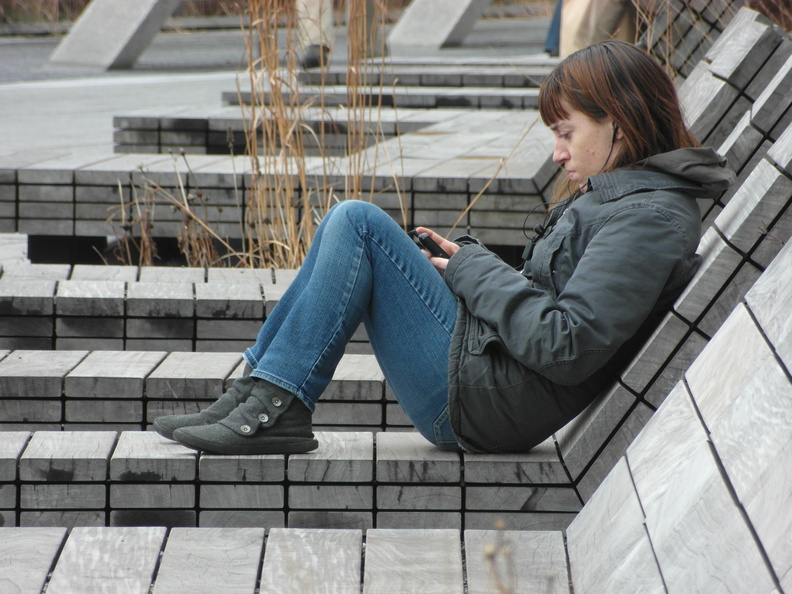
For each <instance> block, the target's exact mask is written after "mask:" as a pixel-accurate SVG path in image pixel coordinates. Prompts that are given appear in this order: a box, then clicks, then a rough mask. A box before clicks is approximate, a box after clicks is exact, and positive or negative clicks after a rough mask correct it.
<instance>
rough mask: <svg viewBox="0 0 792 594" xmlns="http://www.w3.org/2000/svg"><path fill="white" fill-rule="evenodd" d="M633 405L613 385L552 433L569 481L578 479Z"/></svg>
mask: <svg viewBox="0 0 792 594" xmlns="http://www.w3.org/2000/svg"><path fill="white" fill-rule="evenodd" d="M634 404H635V396H633V395H632V394H630V392H628V391H627V390H626V389H625V388H624V387H623V386H621V385H619V384H616V385H615V386H614V387H613V388H611V389H609V390H608V391H607V392H605V393H603V394H602V395H600V396H599V397H598V398H597V400H595V401H594V402H593V403H592V404H591V405H589V407H588V408H586V410H584V411H583V412H582V413H581V414H580V415H578V416H577V417H576V418H575V419H573V420H572V421H571V422H570V423H569V424H567V425H566V426H564V427H562V428H561V429H560V430H559V431H557V432H556V438H557V439H558V444H559V446H560V447H561V457H562V458H563V460H564V465H565V466H566V468H567V470H568V471H569V472H570V473H571V474H572V478H573V480H574V479H576V478H579V477H580V475H581V473H582V472H583V470H584V469H585V468H586V467H588V465H589V464H590V463H591V460H592V457H593V456H594V455H596V453H597V452H598V451H599V450H600V448H602V446H603V445H604V444H605V443H607V441H608V439H609V438H610V436H611V433H612V432H613V428H614V427H617V426H618V425H619V424H620V423H621V422H622V421H623V420H624V418H625V417H626V416H627V414H628V412H629V411H630V408H631V407H632V405H634Z"/></svg>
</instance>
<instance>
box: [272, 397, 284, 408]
mask: <svg viewBox="0 0 792 594" xmlns="http://www.w3.org/2000/svg"><path fill="white" fill-rule="evenodd" d="M281 404H283V401H282V400H281V399H280V398H278V397H277V396H275V397H274V398H273V399H272V405H273V406H280V405H281Z"/></svg>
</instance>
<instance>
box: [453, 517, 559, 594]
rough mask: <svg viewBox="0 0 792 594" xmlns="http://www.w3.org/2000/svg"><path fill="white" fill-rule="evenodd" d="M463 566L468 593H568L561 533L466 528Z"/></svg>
mask: <svg viewBox="0 0 792 594" xmlns="http://www.w3.org/2000/svg"><path fill="white" fill-rule="evenodd" d="M465 566H466V569H467V579H468V591H469V592H470V593H471V594H485V593H487V594H489V593H492V594H498V593H500V592H515V593H516V592H537V593H538V592H541V593H542V594H562V593H568V592H569V572H568V571H567V560H566V550H565V548H564V535H563V533H561V532H540V531H531V532H526V531H516V530H466V531H465ZM499 586H500V587H499Z"/></svg>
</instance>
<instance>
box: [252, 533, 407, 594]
mask: <svg viewBox="0 0 792 594" xmlns="http://www.w3.org/2000/svg"><path fill="white" fill-rule="evenodd" d="M361 546H362V532H361V531H360V530H299V529H284V528H273V529H272V530H270V534H269V537H268V539H267V547H266V550H265V553H264V564H263V567H262V572H261V593H262V594H267V593H269V594H275V593H277V594H290V593H294V594H311V593H313V592H332V593H333V594H345V593H350V594H352V593H354V594H357V593H358V592H360V564H361ZM417 591H418V590H416V592H417Z"/></svg>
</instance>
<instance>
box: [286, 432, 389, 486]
mask: <svg viewBox="0 0 792 594" xmlns="http://www.w3.org/2000/svg"><path fill="white" fill-rule="evenodd" d="M316 438H317V440H318V441H319V449H317V450H315V451H313V452H310V453H308V454H295V455H292V456H290V457H289V480H290V481H295V482H297V481H300V482H303V481H304V482H312V481H320V482H331V481H338V482H369V481H371V479H372V478H373V476H374V436H373V434H371V433H368V432H362V431H350V432H330V431H326V432H317V433H316Z"/></svg>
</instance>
